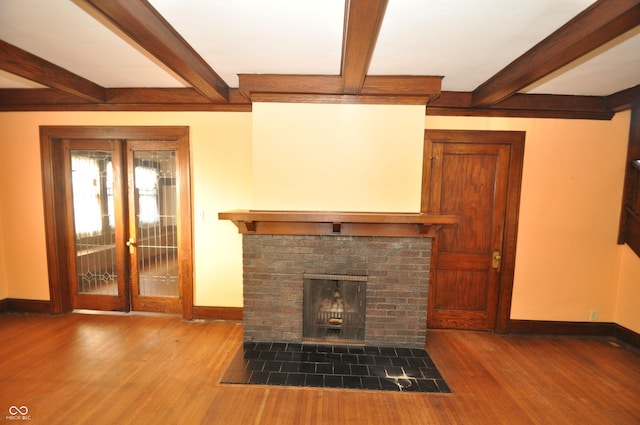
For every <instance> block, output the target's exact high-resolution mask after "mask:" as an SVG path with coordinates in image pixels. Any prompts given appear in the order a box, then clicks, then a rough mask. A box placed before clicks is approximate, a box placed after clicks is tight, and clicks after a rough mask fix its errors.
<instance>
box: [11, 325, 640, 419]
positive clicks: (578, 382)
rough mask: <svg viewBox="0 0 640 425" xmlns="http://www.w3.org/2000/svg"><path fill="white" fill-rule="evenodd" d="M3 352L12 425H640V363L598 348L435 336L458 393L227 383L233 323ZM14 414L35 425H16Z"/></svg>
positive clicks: (126, 330) (575, 342) (128, 328)
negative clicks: (21, 410) (15, 410)
mask: <svg viewBox="0 0 640 425" xmlns="http://www.w3.org/2000/svg"><path fill="white" fill-rule="evenodd" d="M0 339H1V341H2V342H1V343H0V422H3V421H5V422H6V423H30V424H70V423H73V424H93V425H100V424H109V425H111V424H224V425H248V424H251V425H256V424H269V425H273V424H277V425H279V424H283V425H287V424H290V425H302V424H331V425H341V424H344V425H356V424H357V425H360V424H371V425H373V424H394V425H395V424H400V425H402V424H406V425H425V424H492V425H493V424H510V425H511V424H545V425H547V424H580V425H588V424H598V425H603V424H616V425H624V424H630V425H637V424H639V423H640V352H639V351H638V350H636V349H630V348H626V347H622V346H620V345H619V344H616V343H615V342H611V341H607V340H603V339H590V338H564V337H534V336H498V335H493V334H489V333H476V332H461V331H435V330H429V333H428V341H427V350H428V352H429V354H430V355H431V358H432V359H433V361H434V362H435V364H436V366H437V367H438V369H439V370H440V372H441V373H442V375H443V377H444V378H445V380H446V381H447V383H448V384H449V386H450V387H451V390H452V393H451V394H433V393H392V392H383V391H365V390H348V389H319V388H300V387H295V388H293V387H275V386H249V385H230V384H220V379H221V377H222V375H223V373H224V371H225V370H226V367H227V366H228V364H229V362H230V360H231V356H232V355H233V354H234V353H235V351H236V350H237V349H238V347H239V346H240V344H241V341H242V326H241V325H240V324H238V323H229V322H227V323H225V322H198V321H194V322H185V321H183V320H181V319H180V318H178V317H175V316H161V315H144V314H128V315H86V314H70V315H66V316H59V317H53V316H40V315H16V314H10V315H3V316H0ZM11 406H17V407H21V406H27V408H28V409H29V412H28V416H29V418H30V420H29V421H28V422H27V421H22V420H17V419H16V420H10V419H7V417H8V416H10V413H9V409H10V407H11Z"/></svg>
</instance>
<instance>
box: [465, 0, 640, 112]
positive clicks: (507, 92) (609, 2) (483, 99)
mask: <svg viewBox="0 0 640 425" xmlns="http://www.w3.org/2000/svg"><path fill="white" fill-rule="evenodd" d="M639 23H640V0H598V1H597V2H595V3H594V4H592V5H591V6H590V7H588V8H587V9H585V10H584V11H583V12H581V13H580V14H578V15H577V16H576V17H575V18H573V19H572V20H570V21H569V22H567V23H566V24H565V25H563V26H562V27H561V28H560V29H558V30H557V31H555V32H554V33H553V34H551V35H550V36H549V37H547V38H545V39H544V40H542V41H541V42H540V43H538V44H537V45H535V46H534V47H532V48H531V49H530V50H529V51H527V52H526V53H524V54H523V55H522V56H520V57H519V58H518V59H516V60H515V61H513V62H512V63H511V64H509V65H507V66H506V67H505V68H503V69H502V70H501V71H499V72H498V73H497V74H495V75H494V76H493V77H491V78H490V79H488V80H487V81H485V82H484V83H482V84H481V85H480V86H479V87H478V88H476V89H475V90H474V91H473V100H472V106H473V107H488V106H491V105H495V104H497V103H498V102H500V101H502V100H504V99H506V98H508V97H509V96H511V95H513V94H514V93H516V92H518V91H519V90H521V89H523V88H525V87H527V86H529V85H531V84H533V83H535V82H536V81H538V80H539V79H541V78H543V77H545V76H547V75H549V74H550V73H551V72H553V71H555V70H557V69H559V68H561V67H563V66H565V65H567V64H569V63H571V62H573V61H574V60H575V59H578V58H579V57H581V56H583V55H585V54H586V53H589V52H590V51H592V50H594V49H596V48H598V47H600V46H601V45H603V44H604V43H606V42H608V41H610V40H613V39H614V38H616V37H618V36H619V35H622V34H624V33H625V32H627V31H629V30H630V29H633V28H634V27H636V26H637V25H638V24H639Z"/></svg>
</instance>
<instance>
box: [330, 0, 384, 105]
mask: <svg viewBox="0 0 640 425" xmlns="http://www.w3.org/2000/svg"><path fill="white" fill-rule="evenodd" d="M386 8H387V0H347V1H346V2H345V20H344V36H343V45H342V65H341V75H342V78H343V81H344V86H343V93H345V94H359V93H360V90H361V89H362V85H363V83H364V78H365V76H366V75H367V72H368V71H369V64H370V62H371V57H372V56H373V51H374V49H375V46H376V41H377V39H378V33H379V32H380V27H381V26H382V20H383V18H384V13H385V10H386Z"/></svg>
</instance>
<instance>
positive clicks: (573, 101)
mask: <svg viewBox="0 0 640 425" xmlns="http://www.w3.org/2000/svg"><path fill="white" fill-rule="evenodd" d="M472 98H473V93H472V92H452V91H443V92H442V93H441V94H440V96H439V97H438V98H437V99H435V100H434V101H433V102H430V103H429V104H428V105H427V115H440V116H472V117H524V118H568V119H590V120H610V119H611V118H612V117H613V115H614V114H615V112H614V111H611V110H609V109H608V108H607V98H606V97H604V96H566V95H547V94H520V93H518V94H514V95H513V96H511V97H510V98H509V99H507V100H504V101H503V102H500V103H499V104H497V105H493V106H491V107H488V108H478V107H474V106H473V105H472Z"/></svg>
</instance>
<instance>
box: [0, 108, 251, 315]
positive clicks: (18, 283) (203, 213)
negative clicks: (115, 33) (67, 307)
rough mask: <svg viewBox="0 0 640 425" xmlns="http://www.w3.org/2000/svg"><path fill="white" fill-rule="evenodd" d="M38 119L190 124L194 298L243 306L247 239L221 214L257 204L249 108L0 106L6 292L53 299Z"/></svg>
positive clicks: (0, 273) (0, 271) (0, 276)
mask: <svg viewBox="0 0 640 425" xmlns="http://www.w3.org/2000/svg"><path fill="white" fill-rule="evenodd" d="M40 125H180V126H189V127H190V139H191V171H192V176H193V179H192V181H193V207H194V211H195V212H196V214H195V215H196V218H195V219H194V245H195V251H194V253H195V254H194V263H195V264H194V267H195V277H194V280H195V294H194V295H195V304H196V305H205V306H206V305H214V306H240V305H242V251H241V238H240V236H239V235H238V233H237V229H236V228H235V226H233V224H231V223H229V222H226V221H220V220H218V218H217V213H218V212H219V211H224V210H228V209H234V208H249V207H250V206H251V205H250V202H251V168H252V166H251V159H252V158H251V137H252V136H251V114H250V113H205V112H188V113H187V112H184V113H182V112H181V113H173V112H171V113H170V112H166V113H164V112H160V113H158V112H156V113H134V112H73V113H67V112H42V113H0V181H2V182H3V185H2V189H1V191H0V217H1V218H2V222H0V225H1V226H2V227H1V228H0V235H2V236H1V238H0V241H2V243H3V246H4V255H3V258H4V266H2V264H3V263H2V262H0V297H2V298H6V297H9V298H24V299H35V300H47V299H49V289H48V288H49V287H48V277H47V264H46V252H45V235H44V219H43V204H42V182H41V172H40V141H39V126H40ZM9 248H10V249H9ZM0 252H1V251H0ZM2 282H4V283H2ZM3 285H4V287H5V288H6V294H5V295H4V296H2V288H3Z"/></svg>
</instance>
